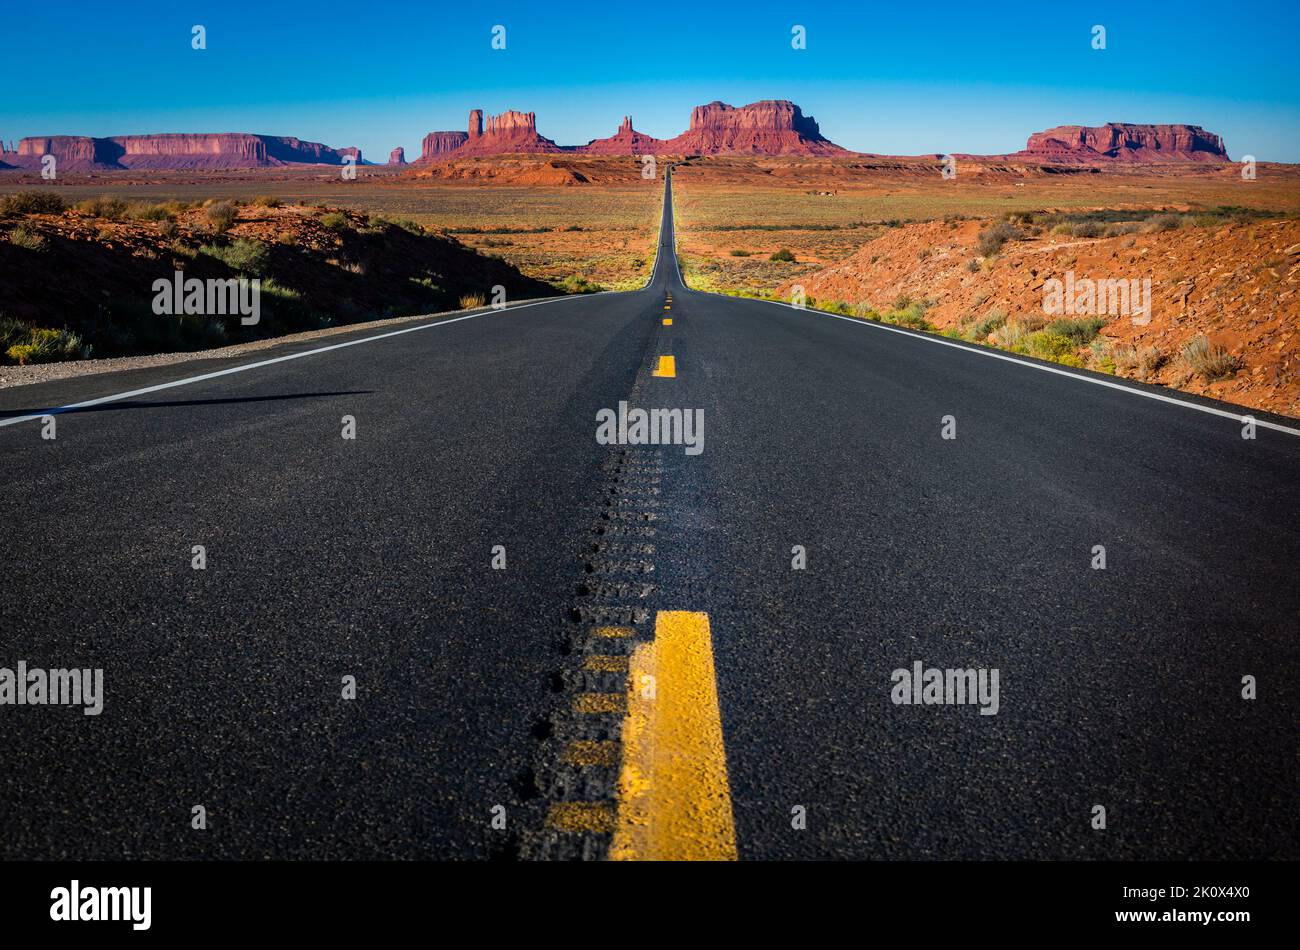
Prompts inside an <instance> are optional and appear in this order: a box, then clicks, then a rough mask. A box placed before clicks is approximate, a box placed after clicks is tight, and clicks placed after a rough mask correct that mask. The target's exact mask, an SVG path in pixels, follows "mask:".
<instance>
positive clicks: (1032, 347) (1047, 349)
mask: <svg viewBox="0 0 1300 950" xmlns="http://www.w3.org/2000/svg"><path fill="white" fill-rule="evenodd" d="M1025 346H1026V347H1027V348H1028V349H1029V352H1030V353H1032V354H1033V355H1034V356H1040V357H1042V358H1043V359H1045V360H1059V359H1060V358H1061V357H1063V356H1067V355H1069V354H1072V353H1073V352H1074V341H1073V340H1071V339H1070V338H1069V337H1068V336H1062V335H1061V334H1059V333H1050V332H1048V331H1047V330H1039V331H1038V332H1036V333H1031V334H1029V336H1027V337H1025Z"/></svg>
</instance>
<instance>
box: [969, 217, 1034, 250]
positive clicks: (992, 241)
mask: <svg viewBox="0 0 1300 950" xmlns="http://www.w3.org/2000/svg"><path fill="white" fill-rule="evenodd" d="M1024 236H1025V235H1024V232H1023V231H1021V230H1020V229H1019V228H1017V227H1016V226H1015V225H1013V224H1011V223H1010V222H1007V221H999V222H997V223H996V224H990V225H989V226H988V227H986V228H985V229H984V230H983V231H981V232H980V236H979V243H978V245H977V248H978V250H979V253H980V256H981V257H992V256H993V255H995V254H997V253H998V251H1000V250H1002V245H1004V244H1006V243H1007V241H1019V240H1020V239H1021V238H1023V237H1024Z"/></svg>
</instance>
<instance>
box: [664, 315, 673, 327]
mask: <svg viewBox="0 0 1300 950" xmlns="http://www.w3.org/2000/svg"><path fill="white" fill-rule="evenodd" d="M672 325H673V318H672V317H664V326H666V327H670V326H672Z"/></svg>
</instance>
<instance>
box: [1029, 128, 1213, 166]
mask: <svg viewBox="0 0 1300 950" xmlns="http://www.w3.org/2000/svg"><path fill="white" fill-rule="evenodd" d="M1009 157H1010V158H1019V159H1029V160H1034V161H1053V162H1105V161H1121V162H1228V161H1231V160H1232V159H1230V158H1229V157H1228V151H1227V149H1226V148H1224V145H1223V139H1221V138H1220V137H1219V136H1217V135H1215V134H1213V133H1211V132H1207V131H1205V129H1203V128H1201V127H1200V126H1199V125H1137V124H1131V123H1127V122H1108V123H1106V124H1105V125H1101V126H1083V125H1059V126H1057V127H1056V128H1054V129H1048V130H1047V131H1046V132H1035V133H1034V134H1033V135H1031V136H1029V142H1028V144H1026V145H1025V147H1024V149H1023V150H1022V151H1019V152H1016V153H1014V154H1013V155H1011V156H1009Z"/></svg>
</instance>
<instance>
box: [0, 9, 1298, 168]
mask: <svg viewBox="0 0 1300 950" xmlns="http://www.w3.org/2000/svg"><path fill="white" fill-rule="evenodd" d="M196 23H198V24H203V25H204V26H206V27H207V31H208V49H207V50H204V51H195V50H192V49H191V48H190V28H191V26H192V25H193V24H196ZM494 24H502V25H504V26H505V27H506V30H507V33H506V39H507V45H506V49H505V50H504V51H494V50H492V49H491V48H490V39H491V33H490V31H491V29H492V26H493V25H494ZM794 24H801V25H803V26H805V27H806V28H807V35H808V48H807V49H806V50H793V49H791V46H790V30H791V27H792V26H793V25H794ZM1094 24H1101V25H1103V26H1105V27H1106V31H1107V49H1106V50H1104V51H1097V50H1093V49H1092V48H1091V46H1090V40H1091V32H1090V31H1091V28H1092V26H1093V25H1094ZM0 31H2V32H0V63H3V64H4V67H5V76H6V81H5V83H4V86H3V91H0V138H3V139H4V140H5V141H8V140H10V139H17V138H21V137H23V136H25V135H37V134H60V133H62V134H86V135H113V134H128V133H143V132H225V131H241V132H261V133H270V134H279V135H298V136H300V137H302V138H306V139H310V140H313V141H322V142H325V143H327V144H329V145H333V146H344V145H359V146H360V147H361V148H362V150H363V152H364V154H365V155H366V157H367V158H370V159H372V160H381V161H382V160H384V159H385V158H386V157H387V154H388V150H389V149H390V148H392V147H394V146H397V145H402V146H405V148H406V151H407V156H408V158H409V157H412V156H413V155H415V154H418V152H419V143H420V139H421V138H422V137H423V135H424V133H425V132H427V131H430V130H433V129H463V128H464V127H465V119H466V114H467V112H468V111H469V109H471V108H475V107H478V108H483V109H485V110H486V111H487V112H489V113H492V112H500V111H502V110H504V109H508V108H514V109H520V110H524V111H528V110H531V111H535V112H536V113H537V122H538V130H539V131H540V132H541V133H542V134H543V135H546V136H548V137H549V138H552V139H555V140H556V141H558V142H560V143H561V144H566V145H572V144H581V143H584V142H586V141H587V140H589V139H592V138H596V137H601V136H606V135H611V134H613V132H614V130H615V128H616V127H617V125H618V122H619V120H620V119H621V118H622V116H623V115H624V114H625V113H630V114H631V115H632V116H633V119H634V123H635V125H636V127H637V128H638V129H640V130H641V131H644V132H648V133H650V134H652V135H656V136H659V137H668V136H671V135H675V134H677V133H678V132H681V131H683V130H684V129H685V128H686V125H687V123H688V120H689V117H690V110H691V107H692V106H695V105H698V104H701V103H704V102H708V101H710V100H712V99H722V100H723V101H726V102H730V103H732V104H735V105H741V104H744V103H746V102H752V101H755V100H758V99H776V98H781V99H792V100H793V101H795V102H797V103H798V104H799V105H800V106H802V107H803V110H804V112H805V113H811V114H812V115H814V116H815V117H816V118H817V120H818V122H819V123H820V124H821V128H822V132H823V133H824V134H825V135H826V136H827V137H828V138H830V139H832V140H833V141H835V142H838V143H839V144H841V145H844V146H846V147H848V148H852V149H858V150H862V151H870V152H881V153H890V154H921V153H925V152H949V151H967V152H976V153H998V152H1006V151H1013V150H1015V149H1018V148H1020V147H1022V146H1023V145H1024V141H1025V138H1026V137H1027V136H1028V135H1029V133H1030V132H1033V131H1037V130H1040V129H1044V128H1048V127H1050V126H1053V125H1062V124H1084V125H1095V124H1100V123H1102V122H1107V121H1127V122H1189V123H1194V124H1198V125H1202V126H1204V127H1205V128H1207V129H1209V130H1210V131H1212V132H1217V133H1219V134H1220V135H1222V136H1223V137H1224V139H1225V140H1226V142H1227V145H1228V150H1229V152H1230V153H1231V154H1232V156H1233V157H1234V158H1238V157H1240V156H1241V155H1243V154H1252V155H1254V156H1255V157H1256V158H1258V159H1260V160H1273V161H1291V162H1300V56H1298V55H1297V40H1296V37H1297V35H1300V3H1297V2H1296V0H1288V2H1271V0H1266V2H1254V3H1238V4H1227V3H1223V2H1221V0H1220V2H1217V3H1206V2H1200V0H1189V2H1182V3H1164V2H1147V0H1137V2H1134V0H1129V2H1126V3H1079V2H1073V0H1070V2H1064V3H1059V2H1047V3H1044V2H1042V0H1038V2H1034V3H1020V2H999V3H996V4H973V3H970V2H969V0H966V2H962V3H953V4H947V3H942V2H935V0H914V2H910V3H904V2H897V0H892V2H888V3H880V2H872V0H854V2H852V3H837V4H829V3H798V2H784V3H771V2H761V0H760V2H751V3H745V4H743V5H741V4H734V5H733V4H720V3H716V2H696V3H681V2H677V0H655V2H650V0H646V2H637V0H606V2H603V3H587V2H567V3H540V2H532V3H495V2H492V0H479V2H475V3H464V2H458V3H455V4H444V3H439V2H423V3H405V2H397V0H393V2H384V3H363V2H350V3H328V2H318V3H313V4H310V5H308V4H299V3H278V2H274V0H262V2H258V3H249V2H243V0H226V2H219V3H217V2H212V3H185V2H170V3H132V2H120V3H112V4H105V3H102V2H95V3H86V2H81V0H77V2H64V3H58V4H55V3H45V2H38V3H20V2H14V3H10V4H7V5H6V10H5V14H4V20H3V27H0Z"/></svg>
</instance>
